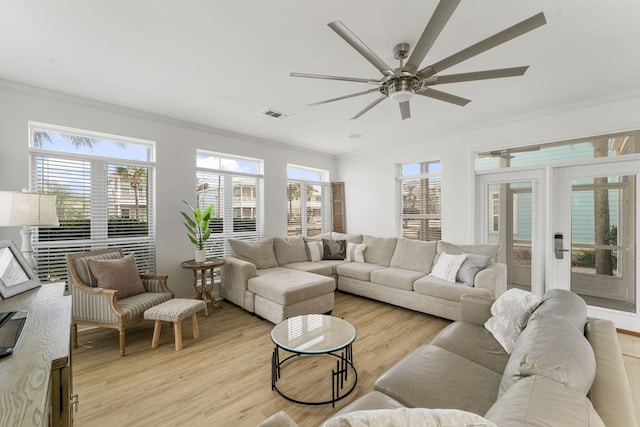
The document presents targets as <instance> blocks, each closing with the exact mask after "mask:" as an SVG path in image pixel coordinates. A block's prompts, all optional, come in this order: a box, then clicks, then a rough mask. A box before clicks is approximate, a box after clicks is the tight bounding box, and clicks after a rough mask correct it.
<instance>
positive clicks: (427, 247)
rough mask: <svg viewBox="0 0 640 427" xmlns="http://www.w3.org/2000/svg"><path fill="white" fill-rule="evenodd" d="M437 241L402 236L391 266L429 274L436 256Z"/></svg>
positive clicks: (397, 244) (394, 252)
mask: <svg viewBox="0 0 640 427" xmlns="http://www.w3.org/2000/svg"><path fill="white" fill-rule="evenodd" d="M437 245H438V243H437V242H424V241H422V240H410V239H404V238H400V239H398V241H397V243H396V247H395V250H394V251H393V256H392V257H391V261H390V266H391V267H395V268H402V269H404V270H413V271H420V272H422V273H425V274H428V273H429V272H430V271H431V267H432V266H433V259H434V258H435V256H436V249H437Z"/></svg>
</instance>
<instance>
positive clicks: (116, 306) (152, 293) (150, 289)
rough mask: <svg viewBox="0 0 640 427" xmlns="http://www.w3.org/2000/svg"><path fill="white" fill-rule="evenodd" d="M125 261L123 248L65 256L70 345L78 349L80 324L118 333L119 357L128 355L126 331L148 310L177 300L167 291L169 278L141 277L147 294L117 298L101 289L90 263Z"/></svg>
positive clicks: (108, 290)
mask: <svg viewBox="0 0 640 427" xmlns="http://www.w3.org/2000/svg"><path fill="white" fill-rule="evenodd" d="M123 257H124V253H123V251H122V248H109V249H103V250H97V251H89V252H82V253H76V254H68V255H66V260H67V268H68V270H69V282H70V283H69V290H70V292H71V295H72V296H73V303H72V321H71V343H72V345H73V348H77V346H78V324H81V325H91V326H98V327H103V328H111V329H117V330H118V332H119V341H120V356H124V355H125V329H126V328H127V327H128V326H129V325H131V324H133V323H136V322H139V321H140V320H143V319H144V317H143V314H144V312H145V310H147V309H148V308H150V307H153V306H155V305H158V304H160V303H163V302H165V301H168V300H170V299H172V298H173V297H174V295H175V294H174V293H173V292H172V291H171V290H170V289H169V288H168V287H167V276H150V275H144V274H141V275H140V279H141V281H142V285H143V286H144V292H142V293H138V294H135V295H131V296H128V297H126V298H118V292H119V291H117V290H115V289H105V288H101V287H99V286H100V283H99V282H98V280H97V279H96V277H95V275H94V274H93V272H92V271H91V268H90V267H89V262H88V261H89V260H116V259H120V258H123Z"/></svg>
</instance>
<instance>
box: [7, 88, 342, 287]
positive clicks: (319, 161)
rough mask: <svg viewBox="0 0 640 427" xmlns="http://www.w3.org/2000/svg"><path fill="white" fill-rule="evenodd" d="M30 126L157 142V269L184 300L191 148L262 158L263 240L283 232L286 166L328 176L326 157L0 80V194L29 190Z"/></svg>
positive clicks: (11, 233) (12, 234)
mask: <svg viewBox="0 0 640 427" xmlns="http://www.w3.org/2000/svg"><path fill="white" fill-rule="evenodd" d="M29 121H36V122H42V123H49V124H55V125H60V126H68V127H72V128H78V129H86V130H91V131H96V132H104V133H109V134H114V135H122V136H128V137H133V138H141V139H146V140H151V141H155V142H156V160H157V162H156V168H157V170H156V175H157V180H156V208H157V258H156V261H157V270H158V273H161V274H168V275H169V284H170V286H171V288H172V289H174V290H175V291H176V294H177V295H178V296H183V297H189V296H191V295H192V294H193V292H192V288H191V280H192V275H191V271H189V270H184V269H181V268H180V262H181V261H183V260H186V259H192V258H193V246H192V245H191V243H190V242H189V241H188V239H187V237H186V235H185V230H184V226H183V225H182V220H181V217H180V215H179V211H180V210H183V208H184V205H183V204H182V202H181V201H182V200H183V199H185V200H189V201H192V202H195V191H194V188H195V169H196V165H195V152H196V149H205V150H211V151H217V152H221V153H228V154H235V155H240V156H247V157H253V158H259V159H263V160H264V169H265V171H264V173H265V233H266V235H267V236H284V235H286V232H287V192H286V188H287V187H286V182H287V174H286V165H287V163H294V164H296V165H302V166H309V167H314V168H319V169H326V170H329V171H330V173H331V176H332V177H334V176H335V163H336V160H335V158H334V157H332V156H328V155H324V154H319V153H313V152H309V151H302V150H297V149H293V148H291V147H286V146H284V145H280V144H277V143H270V142H268V141H260V140H257V139H252V138H249V137H243V136H240V135H232V134H229V133H225V132H223V131H217V130H215V129H209V128H204V127H199V126H195V125H190V124H187V123H182V122H178V121H173V120H170V119H165V118H162V117H157V116H153V115H150V114H145V113H140V112H135V111H131V110H126V109H123V108H119V107H114V106H110V105H105V104H100V103H97V102H92V101H88V100H83V99H78V98H74V97H71V96H66V95H61V94H54V93H51V92H47V91H43V90H40V89H34V88H28V87H25V86H20V85H17V84H14V83H10V82H6V81H0V190H20V189H22V188H27V187H29V151H28V139H29V135H28V122H29ZM0 239H12V240H13V241H14V242H15V243H16V245H17V246H18V247H19V246H20V234H19V230H17V229H9V228H0Z"/></svg>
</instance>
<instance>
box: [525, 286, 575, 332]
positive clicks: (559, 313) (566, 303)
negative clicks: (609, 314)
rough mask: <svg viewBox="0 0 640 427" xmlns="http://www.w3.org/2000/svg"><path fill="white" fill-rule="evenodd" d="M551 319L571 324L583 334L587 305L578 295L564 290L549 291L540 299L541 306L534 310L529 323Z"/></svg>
mask: <svg viewBox="0 0 640 427" xmlns="http://www.w3.org/2000/svg"><path fill="white" fill-rule="evenodd" d="M546 317H551V318H554V319H562V320H566V321H567V322H569V323H571V324H572V325H573V326H574V327H575V328H576V329H578V330H579V331H581V332H584V325H585V323H586V322H587V303H586V302H585V301H584V300H583V299H582V298H580V297H579V296H578V295H576V294H574V293H573V292H571V291H567V290H564V289H550V290H548V291H547V292H546V293H545V294H544V297H543V298H542V304H540V305H539V306H538V308H536V309H535V311H534V312H533V313H531V316H530V317H529V321H532V320H534V319H540V318H546Z"/></svg>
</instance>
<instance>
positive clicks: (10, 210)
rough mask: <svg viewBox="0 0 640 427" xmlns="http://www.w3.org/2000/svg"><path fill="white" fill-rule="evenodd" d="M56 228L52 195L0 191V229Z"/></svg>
mask: <svg viewBox="0 0 640 427" xmlns="http://www.w3.org/2000/svg"><path fill="white" fill-rule="evenodd" d="M25 225H27V226H36V225H48V226H57V225H59V223H58V216H57V215H56V196H55V195H53V194H38V193H24V192H22V193H21V192H19V191H0V227H20V226H25Z"/></svg>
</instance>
